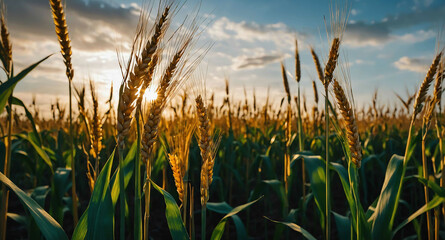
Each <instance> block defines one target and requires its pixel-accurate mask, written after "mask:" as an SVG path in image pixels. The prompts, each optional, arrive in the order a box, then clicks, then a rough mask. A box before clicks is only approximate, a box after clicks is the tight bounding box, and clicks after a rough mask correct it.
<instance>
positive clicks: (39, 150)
mask: <svg viewBox="0 0 445 240" xmlns="http://www.w3.org/2000/svg"><path fill="white" fill-rule="evenodd" d="M33 134H34V133H32V132H30V133H28V134H18V135H17V136H19V137H21V138H23V139H25V140H27V141H28V142H29V143H30V144H31V145H32V147H33V148H34V150H35V151H36V152H37V154H38V155H39V156H40V157H41V158H42V159H43V161H44V162H45V163H46V165H48V167H49V168H50V170H51V173H54V168H53V163H52V162H51V159H50V158H49V156H48V154H47V153H46V152H45V150H43V148H42V147H41V146H40V145H39V143H37V139H36V138H35V137H37V136H33Z"/></svg>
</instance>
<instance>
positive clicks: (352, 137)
mask: <svg viewBox="0 0 445 240" xmlns="http://www.w3.org/2000/svg"><path fill="white" fill-rule="evenodd" d="M333 87H334V93H335V98H336V99H337V105H338V108H339V109H340V113H341V115H342V116H343V119H344V121H345V125H346V136H347V138H348V145H349V150H350V152H351V160H352V162H353V163H354V164H355V166H356V167H357V168H359V167H360V165H361V160H362V147H361V144H360V136H359V134H358V129H357V123H356V121H355V115H354V111H353V110H352V108H351V105H350V104H349V101H348V98H347V97H346V94H345V92H344V91H343V88H342V87H341V86H340V84H339V83H338V81H337V80H336V79H334V86H333Z"/></svg>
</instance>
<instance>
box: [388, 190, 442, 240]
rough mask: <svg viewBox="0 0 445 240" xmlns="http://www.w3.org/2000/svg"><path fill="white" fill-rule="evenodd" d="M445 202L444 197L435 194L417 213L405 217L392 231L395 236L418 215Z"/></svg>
mask: <svg viewBox="0 0 445 240" xmlns="http://www.w3.org/2000/svg"><path fill="white" fill-rule="evenodd" d="M443 202H445V198H444V197H439V196H435V197H434V198H433V199H431V200H430V201H429V202H428V203H427V204H425V205H423V207H421V208H419V210H417V211H416V212H415V213H413V214H412V215H411V216H409V217H408V218H407V219H405V220H404V221H403V222H402V223H400V224H399V226H397V228H396V229H395V230H394V231H393V233H392V234H393V237H394V236H395V235H396V233H397V232H398V231H399V230H400V229H402V228H403V227H404V226H405V225H406V224H408V223H410V222H411V221H412V220H414V219H416V218H417V217H418V216H420V215H422V214H423V213H425V212H427V211H429V210H431V209H433V208H435V207H437V206H439V205H440V204H441V203H443Z"/></svg>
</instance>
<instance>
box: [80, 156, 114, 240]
mask: <svg viewBox="0 0 445 240" xmlns="http://www.w3.org/2000/svg"><path fill="white" fill-rule="evenodd" d="M115 151H116V149H115V150H114V151H113V153H112V154H111V155H110V157H109V158H108V161H107V163H106V164H105V165H104V167H103V168H102V171H101V172H100V174H99V177H98V178H97V181H96V183H95V185H94V190H93V193H92V194H91V199H90V203H89V205H88V220H87V221H88V231H87V239H112V238H113V235H114V234H113V232H114V230H113V228H114V226H113V225H114V219H113V217H111V218H110V215H111V216H112V215H113V214H114V208H113V207H112V205H110V201H111V189H110V186H109V183H110V175H111V167H112V165H113V160H114V153H115ZM104 212H105V213H106V216H103V214H104Z"/></svg>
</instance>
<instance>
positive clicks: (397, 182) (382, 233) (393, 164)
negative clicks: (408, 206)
mask: <svg viewBox="0 0 445 240" xmlns="http://www.w3.org/2000/svg"><path fill="white" fill-rule="evenodd" d="M403 175H404V166H403V157H402V156H399V155H393V156H392V158H391V160H389V163H388V167H387V168H386V174H385V181H384V182H383V186H382V191H381V193H380V197H379V201H378V202H377V206H376V209H375V211H374V214H373V216H371V218H373V220H374V221H373V224H372V230H371V231H372V238H373V239H391V236H392V231H391V229H392V226H393V223H394V217H395V214H396V210H397V206H398V198H399V196H400V191H401V186H402V183H403Z"/></svg>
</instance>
